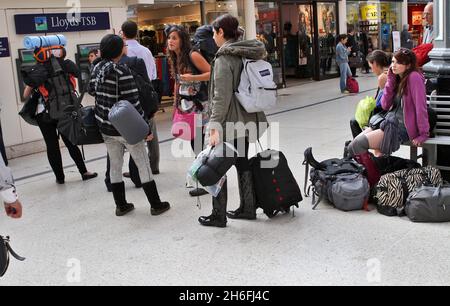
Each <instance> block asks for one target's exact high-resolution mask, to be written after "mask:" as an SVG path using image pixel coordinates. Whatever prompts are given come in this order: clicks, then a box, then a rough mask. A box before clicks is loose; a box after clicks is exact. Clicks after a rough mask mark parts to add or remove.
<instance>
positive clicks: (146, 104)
mask: <svg viewBox="0 0 450 306" xmlns="http://www.w3.org/2000/svg"><path fill="white" fill-rule="evenodd" d="M137 61H138V58H137V57H132V58H131V62H130V65H129V68H130V71H131V74H132V75H133V78H134V81H135V82H136V86H137V88H138V91H139V102H140V103H141V106H142V110H143V111H144V115H145V117H147V118H152V117H153V115H154V114H155V113H156V112H157V111H158V109H159V95H158V93H157V92H156V90H155V89H154V88H153V85H152V83H150V82H147V81H146V80H145V79H144V77H143V76H142V75H140V74H139V73H138V72H137V71H136V69H134V67H136V66H137V64H138V63H137Z"/></svg>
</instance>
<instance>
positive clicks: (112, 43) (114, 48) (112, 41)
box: [100, 34, 124, 60]
mask: <svg viewBox="0 0 450 306" xmlns="http://www.w3.org/2000/svg"><path fill="white" fill-rule="evenodd" d="M123 46H124V42H123V39H122V38H121V37H120V36H118V35H114V34H108V35H106V36H105V37H103V38H102V41H101V42H100V53H101V56H102V58H104V59H108V60H111V59H114V58H117V57H119V56H120V55H122V50H123Z"/></svg>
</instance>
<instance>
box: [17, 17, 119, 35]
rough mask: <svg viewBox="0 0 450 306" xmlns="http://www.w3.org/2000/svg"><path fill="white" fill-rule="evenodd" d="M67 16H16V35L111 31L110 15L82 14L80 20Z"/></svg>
mask: <svg viewBox="0 0 450 306" xmlns="http://www.w3.org/2000/svg"><path fill="white" fill-rule="evenodd" d="M67 17H68V16H67V14H25V15H14V21H15V23H16V34H44V33H62V32H82V31H98V30H109V29H110V28H111V26H110V21H109V13H107V12H105V13H81V14H80V17H79V18H74V17H71V18H67Z"/></svg>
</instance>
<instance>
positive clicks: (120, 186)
mask: <svg viewBox="0 0 450 306" xmlns="http://www.w3.org/2000/svg"><path fill="white" fill-rule="evenodd" d="M111 190H112V193H113V196H114V202H116V206H117V207H116V216H117V217H121V216H124V215H126V214H128V213H129V212H131V211H132V210H134V205H133V204H131V203H127V200H126V198H125V183H124V182H122V183H114V184H111Z"/></svg>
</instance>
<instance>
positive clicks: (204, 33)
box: [192, 25, 219, 64]
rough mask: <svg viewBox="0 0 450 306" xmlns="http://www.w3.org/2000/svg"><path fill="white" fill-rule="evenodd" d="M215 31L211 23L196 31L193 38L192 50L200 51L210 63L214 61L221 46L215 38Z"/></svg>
mask: <svg viewBox="0 0 450 306" xmlns="http://www.w3.org/2000/svg"><path fill="white" fill-rule="evenodd" d="M213 35H214V32H213V27H212V26H211V25H203V26H201V27H199V28H197V30H196V31H195V34H194V38H193V39H192V50H193V51H198V52H200V53H201V55H202V56H203V57H204V58H205V59H206V61H207V62H208V63H210V64H211V63H212V61H213V60H214V57H215V56H216V53H217V50H219V48H218V47H217V45H216V42H215V41H214V38H213Z"/></svg>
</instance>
